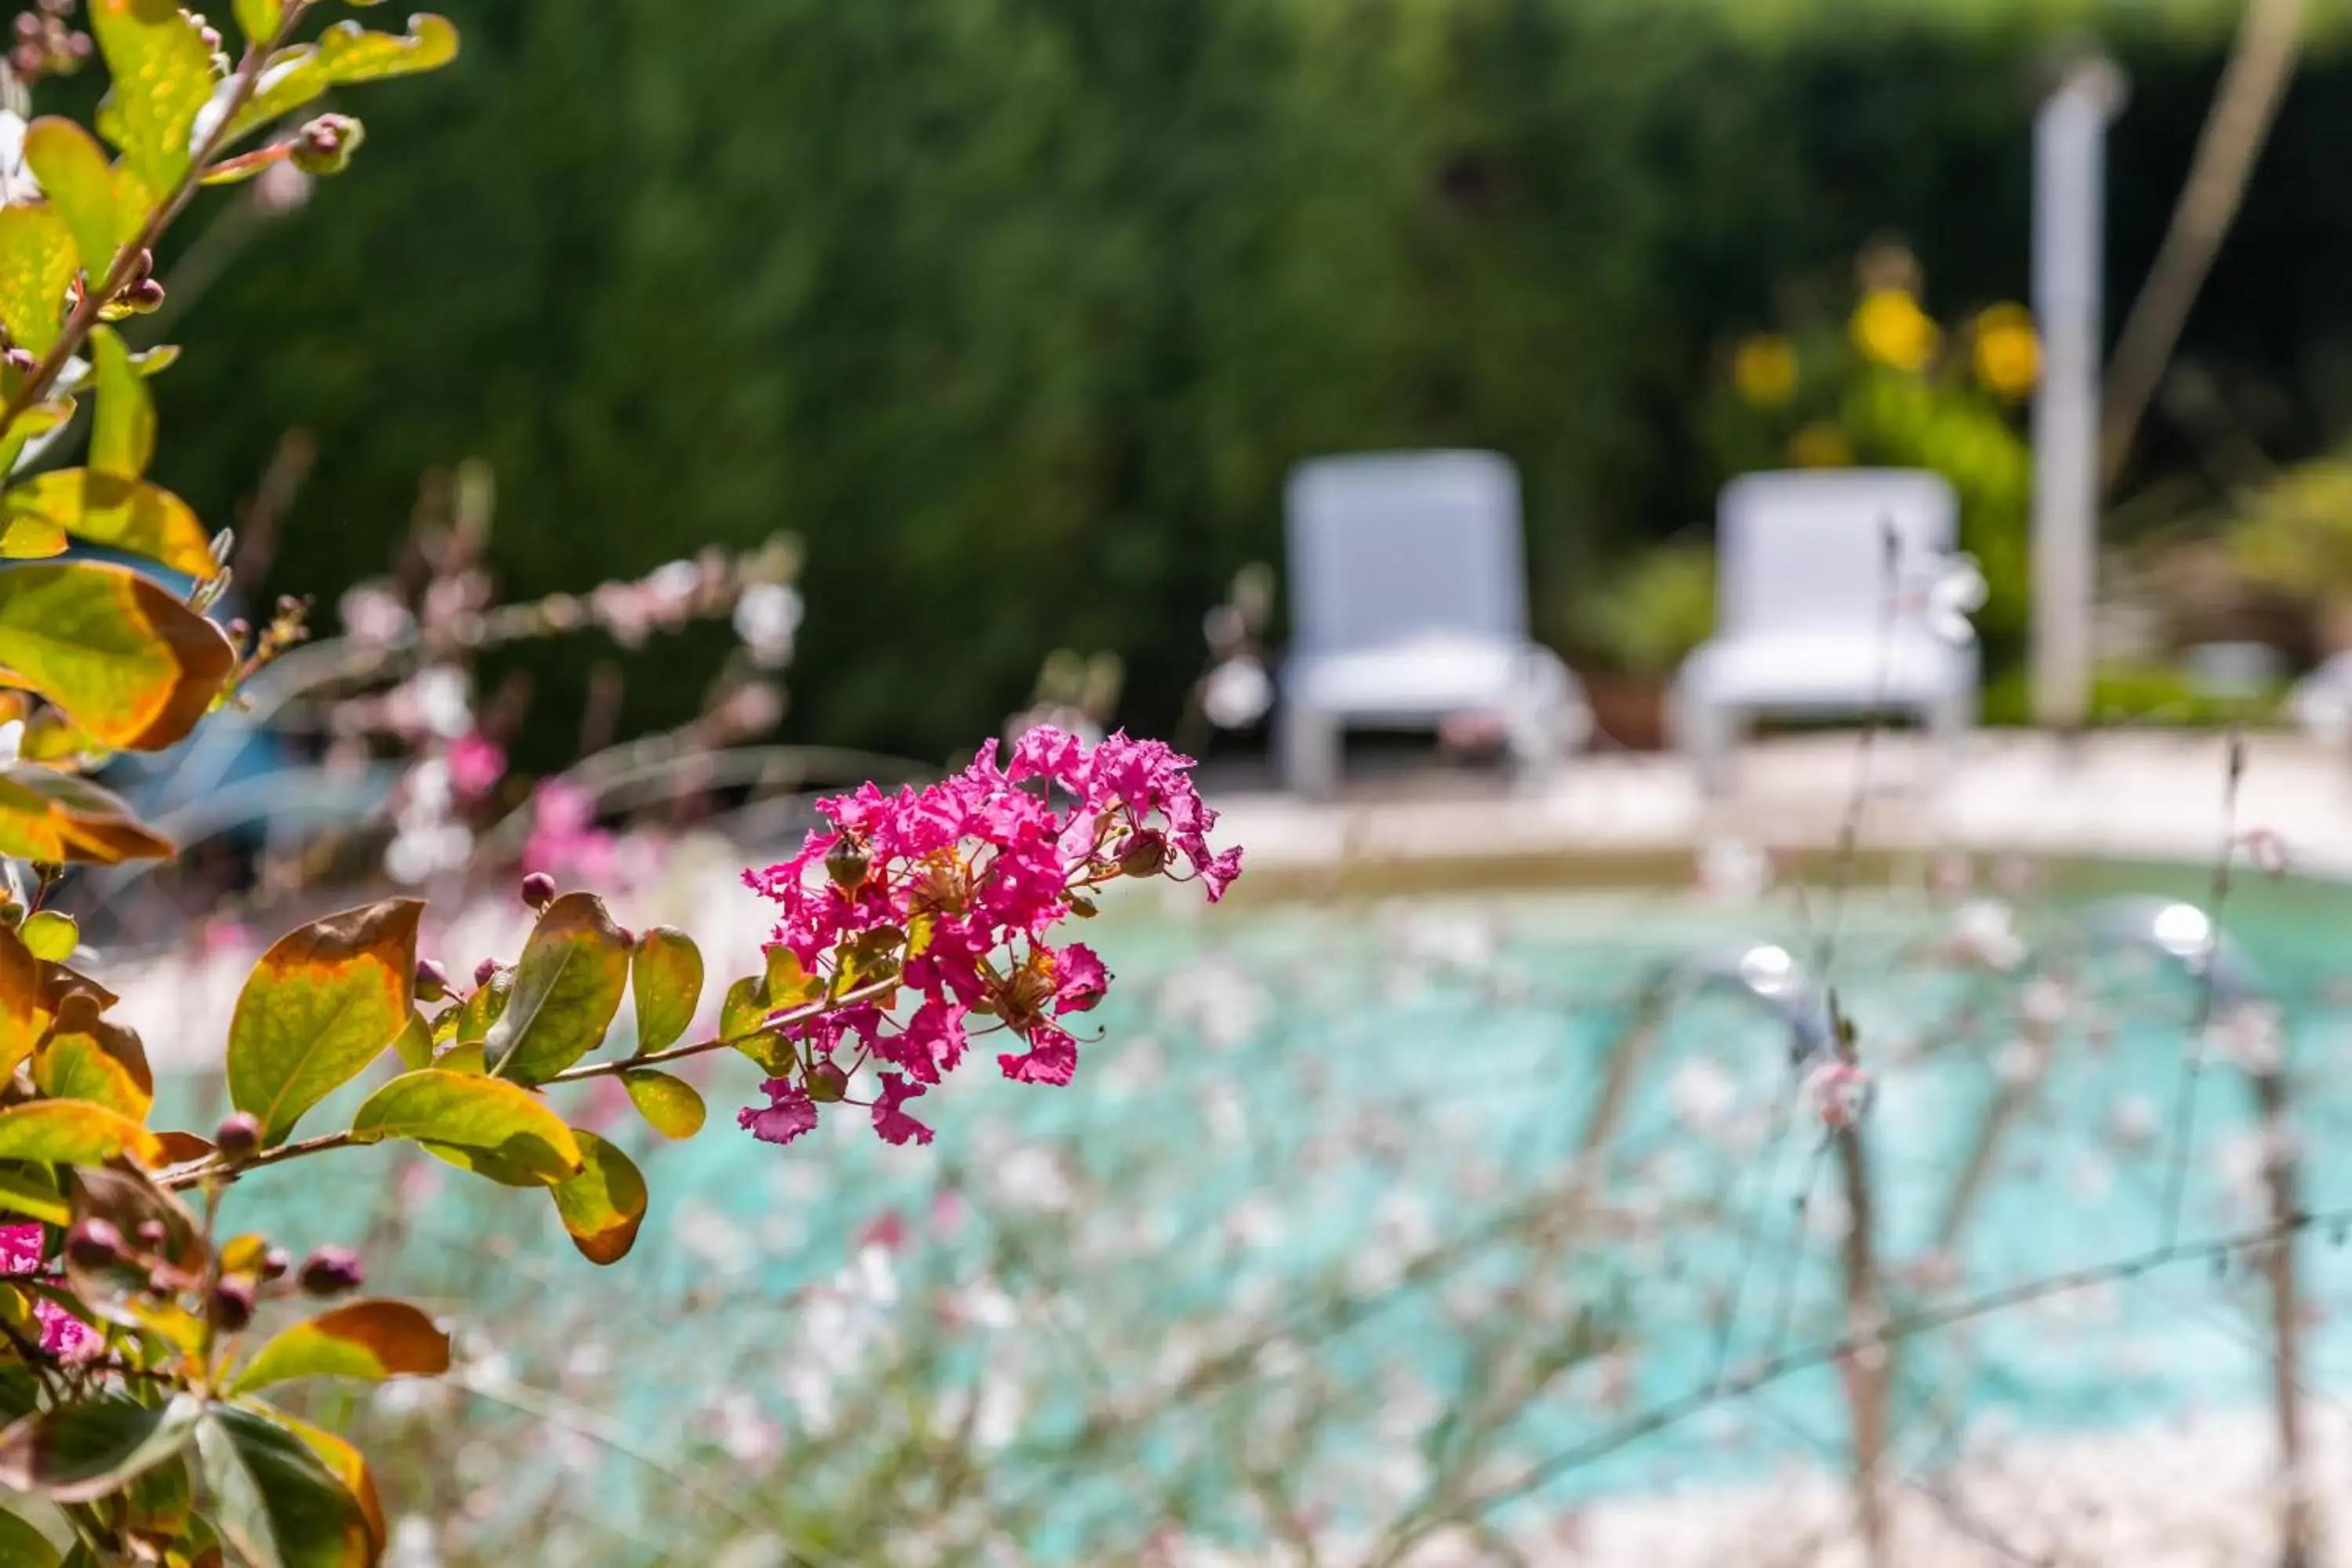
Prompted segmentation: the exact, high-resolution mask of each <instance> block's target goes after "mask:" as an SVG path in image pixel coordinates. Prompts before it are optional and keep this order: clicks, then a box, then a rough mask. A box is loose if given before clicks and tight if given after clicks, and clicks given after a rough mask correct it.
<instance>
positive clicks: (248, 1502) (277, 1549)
mask: <svg viewBox="0 0 2352 1568" xmlns="http://www.w3.org/2000/svg"><path fill="white" fill-rule="evenodd" d="M196 1442H197V1446H198V1447H199V1448H200V1449H201V1450H202V1452H203V1455H204V1461H205V1480H206V1481H208V1482H209V1483H210V1484H211V1489H212V1493H213V1496H214V1498H215V1500H216V1501H217V1503H218V1505H219V1515H218V1519H217V1521H216V1522H217V1528H218V1529H219V1531H220V1533H221V1537H222V1539H223V1541H224V1542H226V1544H227V1545H228V1547H229V1548H230V1550H231V1552H232V1553H233V1554H234V1555H235V1557H236V1558H241V1559H242V1560H243V1561H244V1562H246V1563H249V1564H251V1565H252V1568H364V1565H365V1564H367V1563H372V1562H373V1561H374V1559H375V1552H376V1542H375V1541H374V1540H373V1537H372V1533H371V1531H370V1529H369V1521H368V1518H367V1513H366V1510H365V1509H364V1508H363V1507H362V1504H361V1501H360V1500H359V1499H358V1498H357V1497H355V1496H353V1495H352V1490H351V1489H350V1488H349V1487H347V1486H345V1485H344V1484H343V1482H342V1481H341V1479H338V1478H337V1477H336V1475H335V1472H334V1471H333V1470H331V1468H328V1465H327V1463H326V1461H325V1460H323V1459H321V1458H320V1457H319V1454H318V1452H317V1451H316V1450H315V1449H313V1448H312V1447H310V1444H309V1443H307V1442H305V1441H303V1439H302V1438H301V1437H300V1436H299V1435H297V1434H296V1433H294V1432H292V1431H290V1430H289V1429H288V1427H287V1426H284V1425H282V1424H280V1423H279V1422H278V1421H273V1420H271V1419H269V1418H268V1417H267V1416H265V1415H261V1414H260V1413H258V1412H257V1411H253V1410H247V1409H242V1408H240V1407H239V1406H236V1405H211V1406H209V1407H208V1408H206V1409H205V1413H204V1420H203V1421H202V1422H201V1423H200V1424H199V1425H198V1427H197V1432H196Z"/></svg>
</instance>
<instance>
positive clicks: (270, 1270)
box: [261, 1247, 294, 1281]
mask: <svg viewBox="0 0 2352 1568" xmlns="http://www.w3.org/2000/svg"><path fill="white" fill-rule="evenodd" d="M293 1268H294V1259H293V1258H292V1256H291V1255H290V1254H289V1253H288V1252H287V1250H286V1249H285V1248H284V1247H271V1248H269V1249H268V1251H266V1252H264V1253H263V1254H262V1255H261V1278H262V1279H265V1280H269V1281H276V1280H279V1279H285V1278H286V1276H287V1275H288V1274H289V1273H291V1272H293Z"/></svg>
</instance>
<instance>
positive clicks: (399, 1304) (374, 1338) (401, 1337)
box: [228, 1301, 449, 1394]
mask: <svg viewBox="0 0 2352 1568" xmlns="http://www.w3.org/2000/svg"><path fill="white" fill-rule="evenodd" d="M448 1370H449V1336H448V1335H446V1334H445V1333H443V1332H442V1331H440V1330H439V1329H436V1328H435V1327H434V1326H433V1320H432V1319H430V1318H428V1317H426V1316H425V1314H424V1313H422V1312H420V1311H418V1310H416V1309H415V1308H414V1307H412V1306H410V1305H409V1304H408V1303H407V1302H405V1301H353V1302H352V1303H351V1304H350V1305H349V1306H346V1307H337V1308H336V1309H335V1310H332V1311H331V1312H321V1313H320V1314H319V1315H318V1316H317V1317H315V1318H312V1319H311V1320H310V1321H308V1322H302V1323H297V1324H295V1325H294V1326H293V1327H292V1328H290V1329H288V1330H286V1331H283V1332H282V1333H280V1334H278V1336H277V1337H276V1338H275V1339H272V1340H271V1341H270V1342H268V1344H266V1345H264V1346H262V1347H261V1349H260V1350H259V1351H257V1352H255V1354H254V1357H253V1359H252V1360H251V1361H249V1362H247V1363H245V1368H244V1370H243V1371H241V1372H239V1373H237V1374H236V1378H235V1379H234V1380H232V1381H231V1382H230V1384H229V1385H228V1386H229V1392H230V1393H231V1394H247V1393H250V1392H251V1391H253V1390H254V1389H257V1388H267V1387H268V1386H269V1385H270V1384H274V1383H287V1382H290V1381H291V1380H293V1379H295V1378H298V1377H352V1378H358V1379H359V1380H361V1381H362V1382H363V1383H382V1382H383V1380H384V1379H385V1378H387V1377H402V1376H413V1377H437V1376H439V1375H440V1374H441V1373H445V1372H446V1371H448Z"/></svg>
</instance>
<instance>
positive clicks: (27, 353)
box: [7, 349, 41, 375]
mask: <svg viewBox="0 0 2352 1568" xmlns="http://www.w3.org/2000/svg"><path fill="white" fill-rule="evenodd" d="M7 358H8V365H9V368H10V369H12V370H17V371H22V372H23V373H24V374H26V375H30V374H33V372H34V371H36V370H37V369H39V368H40V363H41V362H40V360H39V359H38V358H37V357H35V355H34V353H33V351H32V350H30V349H10V350H9V351H8V355H7Z"/></svg>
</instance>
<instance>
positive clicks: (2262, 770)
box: [1215, 730, 2352, 880]
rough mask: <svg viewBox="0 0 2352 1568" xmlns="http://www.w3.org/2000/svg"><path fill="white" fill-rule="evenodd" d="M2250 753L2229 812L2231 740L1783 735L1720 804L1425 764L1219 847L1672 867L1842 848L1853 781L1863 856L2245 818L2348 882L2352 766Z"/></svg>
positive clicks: (1231, 820) (1266, 866)
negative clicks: (1671, 862) (1689, 861)
mask: <svg viewBox="0 0 2352 1568" xmlns="http://www.w3.org/2000/svg"><path fill="white" fill-rule="evenodd" d="M2243 746H2244V757H2245V766H2244V770H2243V773H2242V776H2241V778H2240V781H2239V784H2238V788H2237V798H2236V802H2235V805H2234V808H2231V807H2229V806H2228V805H2226V802H2227V797H2228V795H2229V788H2228V774H2229V754H2230V742H2229V740H2228V738H2227V737H2226V736H2225V735H2222V734H2220V733H2216V732H2212V731H2159V730H2133V731H2099V732H2096V733H2094V734H2090V735H2085V736H2081V737H2075V738H2066V737H2060V736H2054V735H2047V734H2041V733H2036V732H2032V731H1988V732H1983V733H1979V734H1978V735H1975V736H1972V737H1970V738H1969V740H1968V741H1967V742H1964V743H1963V744H1962V745H1961V746H1960V747H1958V748H1957V749H1956V750H1954V751H1952V752H1948V753H1947V752H1938V751H1937V749H1936V748H1935V747H1933V746H1932V745H1930V744H1929V743H1928V742H1926V741H1925V740H1924V739H1923V738H1921V737H1919V736H1916V735H1914V734H1910V733H1907V732H1889V733H1885V734H1881V735H1879V736H1877V737H1875V738H1874V740H1872V741H1870V742H1869V743H1868V746H1867V756H1866V760H1865V746H1864V737H1863V735H1862V734H1861V733H1860V732H1858V731H1855V732H1832V733H1815V734H1807V735H1801V736H1795V737H1790V738H1786V739H1776V740H1768V741H1764V742H1759V743H1756V744H1753V745H1750V746H1748V748H1746V749H1745V750H1744V751H1743V752H1741V754H1740V756H1739V759H1738V765H1737V766H1736V768H1735V769H1734V771H1733V778H1732V783H1731V785H1730V787H1729V789H1728V790H1727V792H1726V793H1725V794H1724V795H1721V796H1719V797H1715V798H1710V797H1708V796H1707V795H1706V794H1704V793H1703V792H1702V791H1701V790H1700V789H1699V787H1698V784H1697V782H1696V779H1695V777H1694V776H1693V774H1692V773H1691V770H1690V769H1689V767H1688V766H1687V765H1686V764H1685V763H1684V762H1683V761H1682V760H1681V759H1679V758H1677V757H1675V756H1672V755H1662V754H1655V753H1643V752H1602V753H1595V754H1591V755H1586V756H1580V757H1576V758H1573V759H1571V760H1570V761H1569V762H1568V763H1565V764H1563V765H1562V766H1561V767H1560V768H1559V770H1558V771H1557V772H1556V773H1552V774H1551V775H1550V776H1549V777H1543V778H1522V779H1506V778H1503V777H1501V776H1499V775H1486V774H1479V773H1472V772H1468V771H1464V770H1454V769H1449V768H1444V767H1441V766H1438V765H1435V764H1430V765H1426V766H1420V767H1415V768H1412V769H1410V770H1407V771H1403V772H1397V771H1393V770H1391V771H1390V772H1387V773H1370V776H1367V777H1363V778H1360V779H1356V780H1351V781H1350V783H1349V785H1348V787H1347V788H1345V789H1344V790H1343V791H1342V792H1341V793H1340V794H1339V795H1337V796H1336V797H1334V798H1330V799H1324V800H1307V799H1302V798H1300V797H1297V796H1295V795H1286V794H1282V793H1280V792H1277V791H1274V790H1272V789H1268V788H1265V787H1263V786H1261V787H1258V788H1255V789H1237V790H1231V791H1222V792H1216V793H1215V800H1216V804H1217V805H1218V806H1219V808H1220V809H1221V810H1222V811H1223V812H1224V814H1225V821H1224V829H1225V831H1221V832H1220V834H1219V837H1220V838H1221V839H1226V840H1227V841H1230V842H1237V843H1241V844H1244V845H1246V846H1248V852H1249V856H1250V866H1251V869H1252V870H1253V872H1255V873H1257V874H1258V875H1260V876H1269V875H1270V876H1272V877H1274V878H1276V879H1280V880H1290V879H1294V878H1297V879H1307V880H1311V879H1314V878H1315V877H1316V876H1317V875H1318V874H1322V873H1331V872H1338V871H1342V870H1346V871H1357V870H1363V869H1366V868H1371V869H1374V870H1377V869H1378V868H1382V867H1387V868H1395V869H1398V870H1401V871H1402V870H1410V869H1411V868H1414V867H1421V866H1437V865H1444V866H1446V867H1448V868H1454V869H1456V870H1458V869H1460V868H1464V867H1465V866H1466V867H1473V868H1475V867H1479V866H1484V867H1486V868H1490V869H1493V870H1495V871H1497V872H1503V871H1506V870H1507V868H1510V867H1512V866H1514V865H1535V864H1542V865H1547V866H1550V867H1552V868H1555V869H1557V868H1559V867H1560V865H1561V863H1563V862H1572V861H1574V860H1577V859H1590V860H1591V861H1593V862H1594V863H1595V864H1596V866H1603V865H1607V864H1609V863H1622V862H1624V861H1627V860H1636V861H1639V860H1666V859H1672V858H1683V857H1687V856H1688V855H1690V854H1691V853H1692V852H1693V851H1694V850H1696V849H1698V848H1700V847H1704V846H1706V845H1708V844H1710V843H1715V842H1719V841H1724V840H1731V841H1737V842H1739V843H1744V844H1748V845H1753V846H1755V847H1759V848H1765V849H1771V850H1788V851H1800V852H1801V851H1809V850H1827V849H1831V848H1832V847H1835V846H1836V844H1837V843H1838V840H1839V836H1840V833H1841V829H1842V826H1843V823H1844V821H1845V818H1846V817H1847V816H1848V814H1849V812H1850V811H1852V810H1853V803H1854V801H1855V800H1856V798H1857V793H1858V790H1857V785H1858V781H1866V782H1863V783H1862V784H1861V785H1860V788H1859V798H1860V802H1861V816H1860V820H1859V839H1858V842H1859V843H1860V845H1861V846H1862V847H1863V848H1864V849H1865V850H1871V851H1918V852H1929V853H1932V852H1936V851H1942V850H1961V851H1968V852H1971V853H1983V854H2000V853H2021V854H2028V855H2035V856H2066V857H2075V856H2083V857H2095V858H2115V859H2128V860H2185V861H2189V862H2191V863H2205V862H2210V860H2211V859H2212V858H2214V856H2215V854H2216V853H2217V850H2218V848H2219V847H2220V845H2221V841H2222V838H2223V837H2224V833H2225V824H2227V823H2229V822H2231V821H2232V820H2234V823H2235V826H2236V830H2237V831H2238V832H2240V833H2245V832H2248V831H2251V830H2253V829H2268V830H2269V831H2270V832H2272V833H2273V834H2276V835H2277V836H2278V837H2279V838H2280V839H2281V840H2283V841H2284V845H2285V847H2286V849H2287V852H2288V855H2289V858H2290V861H2291V864H2292V865H2293V866H2294V868H2296V869H2298V870H2302V871H2307V872H2311V873H2314V874H2318V875H2325V876H2332V877H2346V878H2352V755H2347V753H2346V752H2343V751H2341V750H2338V749H2335V748H2327V747H2322V746H2320V745H2318V744H2316V743H2315V742H2311V741H2308V740H2305V739H2303V738H2302V737H2299V736H2294V735H2288V734H2273V733H2253V734H2248V735H2246V736H2244V737H2243ZM1228 833H1229V835H1230V837H1229V838H1228Z"/></svg>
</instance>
